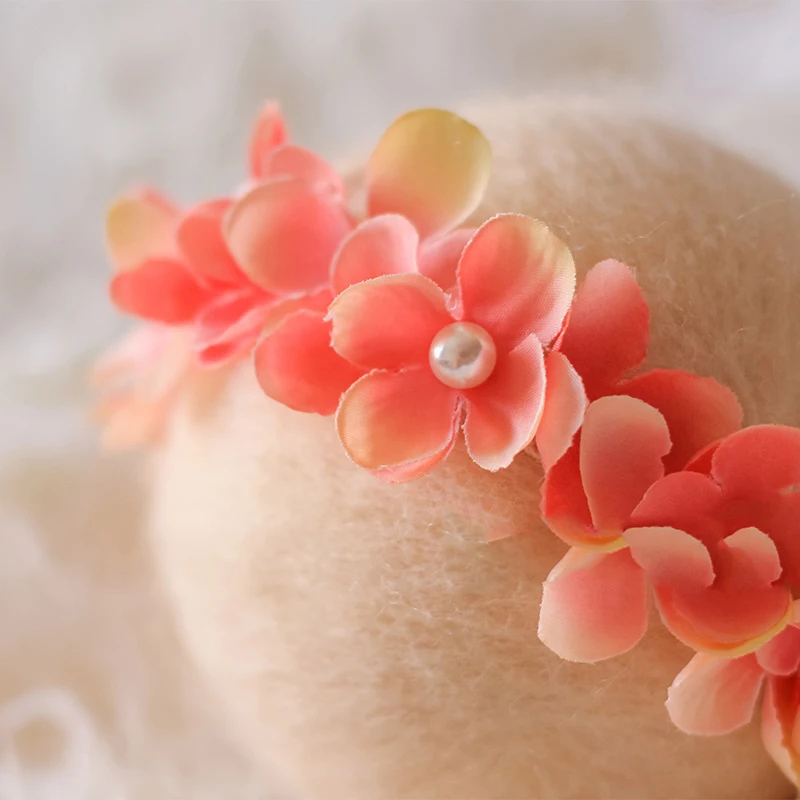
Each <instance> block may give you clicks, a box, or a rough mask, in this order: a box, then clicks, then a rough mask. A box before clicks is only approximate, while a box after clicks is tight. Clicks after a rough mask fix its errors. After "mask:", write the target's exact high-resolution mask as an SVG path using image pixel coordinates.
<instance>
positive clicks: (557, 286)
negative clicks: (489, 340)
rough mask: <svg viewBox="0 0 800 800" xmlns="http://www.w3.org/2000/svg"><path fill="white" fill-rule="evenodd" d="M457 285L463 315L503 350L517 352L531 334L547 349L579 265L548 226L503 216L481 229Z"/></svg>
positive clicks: (566, 306) (468, 248) (516, 216)
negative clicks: (488, 334) (517, 347)
mask: <svg viewBox="0 0 800 800" xmlns="http://www.w3.org/2000/svg"><path fill="white" fill-rule="evenodd" d="M456 280H457V282H458V289H459V311H458V313H459V314H460V315H461V316H462V317H463V319H465V320H467V321H468V322H474V323H477V324H478V325H480V326H482V327H483V328H485V329H486V330H487V331H489V333H490V334H491V335H492V336H493V337H494V340H495V342H496V343H497V345H498V348H511V347H514V346H515V345H516V344H517V343H518V342H520V341H521V340H522V339H523V338H525V337H526V336H528V335H529V334H531V333H535V334H536V336H538V337H539V340H540V341H541V342H542V344H543V345H547V344H549V343H550V342H551V341H552V340H553V339H554V338H555V336H556V334H558V332H559V330H560V329H561V324H562V323H563V321H564V317H565V316H566V314H567V311H568V310H569V307H570V303H571V302H572V295H573V292H574V290H575V265H574V263H573V261H572V254H571V253H570V252H569V250H568V249H567V246H566V245H565V244H564V243H563V242H562V241H561V240H560V239H557V238H556V237H555V236H554V235H553V234H552V233H551V232H550V229H549V228H548V227H547V226H546V225H545V224H544V223H542V222H539V221H538V220H535V219H531V218H530V217H526V216H523V215H521V214H500V215H498V216H496V217H493V218H492V219H490V220H489V221H488V222H486V223H484V224H483V225H481V227H480V228H478V231H477V233H476V234H475V236H473V237H472V239H471V240H470V242H469V244H468V245H467V246H466V248H465V249H464V253H463V254H462V256H461V261H460V262H459V265H458V271H457V276H456Z"/></svg>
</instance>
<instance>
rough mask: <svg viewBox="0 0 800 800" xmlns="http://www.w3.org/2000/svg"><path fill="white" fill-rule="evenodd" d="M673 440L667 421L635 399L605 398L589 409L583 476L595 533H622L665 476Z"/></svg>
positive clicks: (583, 436)
mask: <svg viewBox="0 0 800 800" xmlns="http://www.w3.org/2000/svg"><path fill="white" fill-rule="evenodd" d="M669 449H670V439H669V431H668V430H667V424H666V422H665V421H664V417H662V416H661V414H659V412H658V411H656V409H654V408H653V407H652V406H648V405H647V404H646V403H643V402H642V401H641V400H636V399H634V398H633V397H622V396H620V397H602V398H600V399H599V400H595V401H594V402H593V403H591V404H590V405H589V407H588V409H587V410H586V416H585V418H584V423H583V429H582V432H581V455H580V465H581V476H582V478H583V488H584V491H585V492H586V497H587V499H588V501H589V508H590V509H591V512H592V520H593V521H594V525H595V528H597V530H598V531H599V532H600V534H601V535H603V536H609V535H613V534H618V533H619V532H621V531H622V529H623V527H625V525H626V524H627V522H628V519H629V518H630V515H631V512H632V511H633V509H634V508H636V505H637V504H638V503H639V501H640V500H641V499H642V497H643V496H644V493H645V492H646V491H647V489H649V488H650V486H651V485H652V484H653V483H654V482H655V481H657V480H658V479H659V478H660V477H662V475H663V474H664V464H663V462H662V458H663V457H664V456H665V455H666V454H667V453H668V452H669Z"/></svg>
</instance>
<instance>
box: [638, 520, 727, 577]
mask: <svg viewBox="0 0 800 800" xmlns="http://www.w3.org/2000/svg"><path fill="white" fill-rule="evenodd" d="M624 538H625V541H626V542H627V543H628V545H629V546H630V549H631V555H632V556H633V559H634V561H636V563H637V564H638V565H639V566H640V567H641V568H642V569H643V570H644V572H645V574H646V575H647V578H648V580H649V581H650V582H651V583H652V584H653V585H654V586H656V587H659V586H662V585H664V584H667V585H669V586H670V587H671V588H673V589H682V590H689V589H705V588H707V587H708V586H711V584H712V583H713V582H714V566H713V564H712V563H711V555H710V554H709V552H708V550H707V549H706V546H705V545H704V544H703V543H702V542H701V541H699V540H698V539H695V538H694V537H693V536H690V535H689V534H688V533H684V531H680V530H677V529H676V528H628V530H626V531H625V533H624Z"/></svg>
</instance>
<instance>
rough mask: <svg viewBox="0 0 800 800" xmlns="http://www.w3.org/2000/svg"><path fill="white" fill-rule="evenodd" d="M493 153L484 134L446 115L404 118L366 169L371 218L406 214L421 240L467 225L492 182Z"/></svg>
mask: <svg viewBox="0 0 800 800" xmlns="http://www.w3.org/2000/svg"><path fill="white" fill-rule="evenodd" d="M491 161H492V153H491V148H490V147H489V143H488V142H487V141H486V139H485V138H484V136H483V134H482V133H481V132H480V131H479V130H478V129H477V128H476V127H475V126H474V125H471V124H470V123H469V122H467V121H466V120H464V119H462V118H461V117H459V116H457V115H456V114H452V113H450V112H448V111H440V110H439V109H421V110H419V111H412V112H410V113H408V114H404V115H403V116H402V117H400V118H399V119H397V120H395V122H394V123H392V125H391V126H390V127H389V129H388V130H387V131H386V133H384V134H383V136H382V137H381V140H380V141H379V142H378V145H377V147H376V148H375V150H374V151H373V152H372V155H371V156H370V159H369V162H368V163H367V171H366V182H367V193H368V196H367V207H368V216H370V217H375V216H377V215H378V214H387V213H389V214H391V213H395V214H402V215H403V216H404V217H408V219H410V220H411V222H413V223H414V226H415V227H416V229H417V230H418V231H419V235H420V237H421V238H423V239H427V238H429V237H433V236H436V235H437V234H441V233H444V232H445V231H447V230H449V229H451V228H454V227H455V226H456V225H458V224H460V223H461V222H463V221H464V220H465V219H466V218H467V217H468V216H469V215H470V214H471V213H472V212H473V211H474V210H475V208H477V206H478V203H479V202H480V200H481V197H482V196H483V193H484V190H485V189H486V185H487V184H488V182H489V173H490V169H491Z"/></svg>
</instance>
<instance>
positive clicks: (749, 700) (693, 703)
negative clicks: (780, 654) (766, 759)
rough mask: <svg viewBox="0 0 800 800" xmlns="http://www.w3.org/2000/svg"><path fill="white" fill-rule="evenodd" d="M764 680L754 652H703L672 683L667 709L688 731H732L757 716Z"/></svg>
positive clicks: (711, 734)
mask: <svg viewBox="0 0 800 800" xmlns="http://www.w3.org/2000/svg"><path fill="white" fill-rule="evenodd" d="M763 681H764V673H763V672H762V670H761V668H760V667H759V666H758V663H757V662H756V660H755V658H753V656H752V655H749V656H744V657H743V658H718V657H714V656H709V655H706V654H705V653H699V654H698V655H696V656H695V657H694V658H693V659H692V660H691V661H690V662H689V663H688V664H687V665H686V666H685V667H684V668H683V670H682V671H681V673H680V674H679V675H678V677H677V678H675V680H674V681H673V683H672V686H670V689H669V696H668V699H667V711H668V712H669V716H670V719H671V720H672V721H673V722H674V723H675V725H676V726H677V727H678V728H680V729H681V730H682V731H683V732H684V733H691V734H697V735H700V736H717V735H721V734H725V733H730V732H731V731H735V730H736V729H737V728H741V727H742V726H743V725H747V723H748V722H750V720H751V719H752V718H753V711H754V710H755V707H756V701H757V700H758V694H759V692H760V690H761V684H762V683H763Z"/></svg>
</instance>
